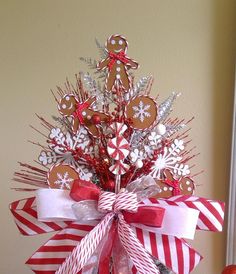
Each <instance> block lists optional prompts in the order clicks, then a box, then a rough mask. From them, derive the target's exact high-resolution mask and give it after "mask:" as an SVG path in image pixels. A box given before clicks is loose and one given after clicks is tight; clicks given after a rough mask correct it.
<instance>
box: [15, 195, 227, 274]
mask: <svg viewBox="0 0 236 274" xmlns="http://www.w3.org/2000/svg"><path fill="white" fill-rule="evenodd" d="M143 204H145V205H147V206H148V205H150V206H155V205H158V206H162V205H163V206H167V205H171V206H176V207H183V208H193V209H195V210H198V211H199V218H198V223H197V229H199V230H207V231H221V230H222V225H223V218H224V204H223V203H222V202H220V201H213V200H208V199H205V198H201V197H195V196H181V195H180V196H175V197H171V198H169V199H158V200H157V199H147V200H145V201H144V202H143ZM10 209H11V211H12V213H13V215H14V219H15V222H16V225H17V226H18V228H19V230H20V232H21V233H22V234H23V235H36V234H41V233H47V232H52V231H59V230H60V232H58V233H57V234H56V235H55V236H53V237H52V238H51V239H50V240H49V241H48V242H47V243H46V244H44V245H43V246H42V247H40V248H39V249H38V250H37V251H36V252H35V253H34V254H33V256H32V257H31V258H30V259H29V260H28V261H27V264H28V265H29V266H30V267H31V269H32V270H33V271H34V272H35V273H36V274H54V273H55V272H56V271H57V270H58V269H59V267H60V266H61V265H62V264H63V262H64V261H65V259H66V257H68V256H70V254H72V252H73V250H75V248H76V247H77V246H78V244H79V243H81V240H82V239H83V237H84V236H85V235H88V233H89V232H90V231H92V230H93V228H94V227H96V225H97V223H98V222H95V221H94V222H91V221H90V222H88V223H87V224H83V225H82V224H79V223H78V222H70V221H67V222H63V221H60V222H40V221H38V219H37V209H36V203H35V197H33V198H28V199H24V200H20V201H16V202H13V203H12V204H11V205H10ZM108 214H110V213H108ZM120 218H121V217H119V219H120ZM122 221H124V220H122V219H120V222H122ZM129 227H130V226H129ZM130 228H131V227H130ZM123 229H124V230H125V228H124V226H123ZM132 231H133V232H130V231H126V233H125V234H124V235H125V236H124V237H125V239H126V240H127V241H129V239H132V240H131V241H132V242H133V239H134V238H135V237H136V238H137V239H138V240H139V242H140V243H141V244H142V245H143V247H144V248H145V249H146V251H147V252H149V253H150V254H151V255H152V256H154V257H155V258H157V259H158V260H159V261H161V262H162V263H163V264H164V265H166V266H167V267H169V268H170V269H172V270H173V271H174V272H175V273H177V274H187V273H189V272H191V271H192V270H193V269H194V268H195V267H196V265H197V264H198V263H199V262H200V260H201V259H202V257H201V255H200V254H199V253H197V252H196V251H195V250H194V249H193V248H191V247H190V246H189V245H188V243H187V242H186V241H184V240H183V239H181V238H178V237H176V236H170V235H164V234H160V233H153V232H150V231H147V230H145V229H142V228H138V227H132ZM123 232H124V231H123ZM123 243H124V239H123ZM123 243H122V244H123ZM135 245H136V243H135ZM136 248H138V247H135V248H134V250H135V249H136ZM134 250H132V252H134ZM130 252H131V251H130ZM132 256H133V258H132V260H135V258H136V257H135V256H136V255H135V254H132ZM130 264H131V265H132V264H133V267H132V272H133V273H137V269H136V267H135V265H134V261H131V262H130ZM141 273H147V272H141ZM148 273H151V272H148Z"/></svg>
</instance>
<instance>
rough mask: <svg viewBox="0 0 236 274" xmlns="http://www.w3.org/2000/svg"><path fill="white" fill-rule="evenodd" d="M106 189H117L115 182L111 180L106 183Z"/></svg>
mask: <svg viewBox="0 0 236 274" xmlns="http://www.w3.org/2000/svg"><path fill="white" fill-rule="evenodd" d="M104 188H105V189H107V190H110V191H112V190H114V189H115V182H114V181H113V180H112V179H109V180H108V181H106V182H105V183H104Z"/></svg>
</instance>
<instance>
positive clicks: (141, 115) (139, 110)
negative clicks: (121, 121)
mask: <svg viewBox="0 0 236 274" xmlns="http://www.w3.org/2000/svg"><path fill="white" fill-rule="evenodd" d="M150 107H151V106H150V105H144V103H143V101H140V102H139V104H138V106H133V107H132V108H133V110H134V116H133V118H138V119H139V120H140V121H141V122H142V123H143V121H144V119H145V118H146V117H151V114H150V112H148V111H147V110H148V109H150Z"/></svg>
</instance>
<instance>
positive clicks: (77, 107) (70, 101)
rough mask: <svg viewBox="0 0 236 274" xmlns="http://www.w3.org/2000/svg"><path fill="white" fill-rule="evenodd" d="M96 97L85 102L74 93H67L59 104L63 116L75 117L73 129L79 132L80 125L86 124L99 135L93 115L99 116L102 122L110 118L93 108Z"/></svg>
mask: <svg viewBox="0 0 236 274" xmlns="http://www.w3.org/2000/svg"><path fill="white" fill-rule="evenodd" d="M94 101H95V98H89V99H87V100H86V101H84V102H79V101H78V99H77V98H76V97H75V95H73V94H66V95H64V96H63V97H62V99H61V100H60V102H59V104H58V109H59V111H60V113H61V114H62V115H63V116H66V117H72V118H73V131H74V132H77V131H78V129H79V127H80V125H83V126H85V127H86V128H87V129H88V131H89V132H90V133H91V134H93V135H94V136H98V135H99V131H98V128H97V127H96V124H95V123H94V121H93V119H92V118H93V116H97V117H99V121H100V122H104V121H106V120H107V119H108V116H107V115H106V114H104V113H101V112H99V111H94V110H93V109H92V104H93V103H94Z"/></svg>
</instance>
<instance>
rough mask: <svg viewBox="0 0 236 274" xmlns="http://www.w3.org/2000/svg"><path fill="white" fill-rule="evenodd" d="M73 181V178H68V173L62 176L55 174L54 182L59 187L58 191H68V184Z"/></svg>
mask: <svg viewBox="0 0 236 274" xmlns="http://www.w3.org/2000/svg"><path fill="white" fill-rule="evenodd" d="M73 181H74V179H73V178H70V177H69V174H68V172H65V173H64V174H61V173H57V180H56V181H55V182H54V183H55V185H59V187H60V189H64V188H67V189H70V184H71V183H72V182H73Z"/></svg>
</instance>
